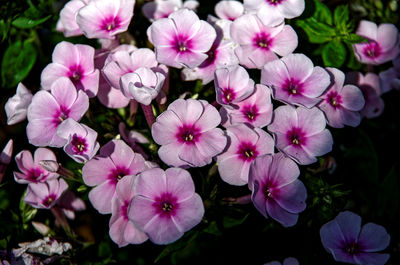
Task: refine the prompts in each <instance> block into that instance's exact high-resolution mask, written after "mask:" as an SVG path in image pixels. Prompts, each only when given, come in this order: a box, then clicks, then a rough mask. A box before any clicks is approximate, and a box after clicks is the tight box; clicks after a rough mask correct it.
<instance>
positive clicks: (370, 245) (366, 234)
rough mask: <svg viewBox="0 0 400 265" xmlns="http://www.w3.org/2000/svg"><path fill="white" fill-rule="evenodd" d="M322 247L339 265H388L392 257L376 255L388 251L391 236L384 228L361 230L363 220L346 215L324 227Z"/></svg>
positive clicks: (349, 213)
mask: <svg viewBox="0 0 400 265" xmlns="http://www.w3.org/2000/svg"><path fill="white" fill-rule="evenodd" d="M320 235H321V241H322V245H323V246H324V248H325V249H326V251H328V252H329V253H331V254H332V255H333V258H334V259H335V260H336V261H339V262H346V263H351V264H358V265H364V264H374V265H383V264H386V262H387V261H388V259H389V257H390V255H389V254H381V253H375V252H377V251H381V250H384V249H385V248H386V247H387V246H388V245H389V243H390V236H389V234H388V233H387V232H386V229H385V228H384V227H383V226H380V225H377V224H374V223H367V224H365V225H364V226H363V227H361V217H360V216H359V215H357V214H355V213H352V212H349V211H345V212H341V213H339V214H338V216H336V218H335V219H333V220H332V221H329V222H328V223H326V224H324V225H323V226H322V227H321V230H320Z"/></svg>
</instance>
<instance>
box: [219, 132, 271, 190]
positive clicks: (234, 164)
mask: <svg viewBox="0 0 400 265" xmlns="http://www.w3.org/2000/svg"><path fill="white" fill-rule="evenodd" d="M226 132H227V135H228V137H229V145H228V147H227V149H226V151H225V152H224V153H222V154H220V155H219V156H217V163H218V172H219V175H220V176H221V178H222V180H223V181H225V182H227V183H229V184H231V185H237V186H241V185H245V184H247V183H248V181H249V169H250V164H251V162H252V161H253V160H254V159H256V157H258V156H261V155H264V154H272V153H273V152H274V140H273V139H272V137H271V136H270V135H269V134H268V133H266V132H265V131H263V130H261V129H259V128H251V127H249V126H247V125H244V124H238V125H234V126H231V127H228V128H227V130H226Z"/></svg>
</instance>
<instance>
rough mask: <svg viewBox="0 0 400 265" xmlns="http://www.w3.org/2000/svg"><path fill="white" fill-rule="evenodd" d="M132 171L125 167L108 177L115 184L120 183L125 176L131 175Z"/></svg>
mask: <svg viewBox="0 0 400 265" xmlns="http://www.w3.org/2000/svg"><path fill="white" fill-rule="evenodd" d="M129 174H130V170H129V169H128V168H125V167H116V168H114V169H113V170H112V171H111V173H110V174H109V175H108V179H110V180H112V181H113V182H114V183H117V182H118V181H120V180H121V179H122V178H123V177H124V176H126V175H129Z"/></svg>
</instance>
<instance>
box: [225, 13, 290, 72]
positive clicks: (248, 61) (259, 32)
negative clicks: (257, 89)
mask: <svg viewBox="0 0 400 265" xmlns="http://www.w3.org/2000/svg"><path fill="white" fill-rule="evenodd" d="M230 33H231V34H230V35H231V37H232V40H233V41H235V42H236V43H237V44H239V47H237V48H236V49H235V53H236V56H237V57H238V58H239V61H240V64H241V65H243V66H245V67H247V68H258V69H261V68H262V67H263V66H264V65H265V64H266V63H267V62H270V61H273V60H276V59H278V56H277V55H280V56H286V55H289V54H290V53H292V52H293V51H294V49H296V47H297V44H298V39H297V34H296V32H295V31H294V30H293V28H292V27H291V26H289V25H285V24H284V23H281V24H280V25H278V26H275V27H272V26H269V25H265V24H263V23H262V22H261V20H260V19H259V18H258V17H257V16H256V15H254V14H246V15H243V16H241V17H239V18H237V19H236V20H235V21H234V22H233V23H232V25H231V30H230Z"/></svg>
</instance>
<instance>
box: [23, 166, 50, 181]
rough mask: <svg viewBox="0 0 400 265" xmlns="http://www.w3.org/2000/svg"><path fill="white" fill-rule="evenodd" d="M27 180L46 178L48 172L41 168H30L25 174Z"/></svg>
mask: <svg viewBox="0 0 400 265" xmlns="http://www.w3.org/2000/svg"><path fill="white" fill-rule="evenodd" d="M26 176H27V180H29V181H31V182H35V183H36V182H39V181H42V180H44V179H46V178H47V176H48V174H47V173H46V172H45V171H44V170H43V169H41V168H37V167H35V168H32V169H30V170H29V171H28V173H27V174H26Z"/></svg>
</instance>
